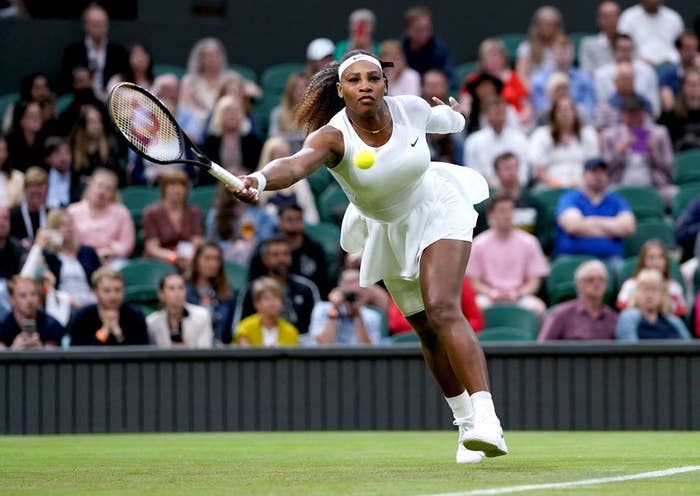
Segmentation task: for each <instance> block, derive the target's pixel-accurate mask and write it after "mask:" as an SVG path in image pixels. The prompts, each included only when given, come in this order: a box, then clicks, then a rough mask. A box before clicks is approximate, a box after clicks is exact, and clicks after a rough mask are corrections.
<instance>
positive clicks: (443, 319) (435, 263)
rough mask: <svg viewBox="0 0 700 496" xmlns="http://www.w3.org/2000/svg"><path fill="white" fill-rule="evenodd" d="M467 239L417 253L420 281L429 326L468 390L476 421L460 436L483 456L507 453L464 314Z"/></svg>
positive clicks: (444, 242) (482, 360)
mask: <svg viewBox="0 0 700 496" xmlns="http://www.w3.org/2000/svg"><path fill="white" fill-rule="evenodd" d="M470 250H471V243H468V242H466V241H459V240H451V239H442V240H439V241H437V242H435V243H433V244H431V245H430V246H428V247H427V248H426V249H425V250H424V251H423V255H422V257H421V265H420V285H421V292H422V296H423V303H424V305H425V313H426V317H427V321H428V324H429V328H430V329H432V330H433V331H434V332H435V334H436V336H437V339H438V340H439V341H440V343H441V344H442V346H443V348H444V350H445V353H446V355H447V358H448V361H449V364H450V366H451V368H452V370H453V372H454V375H455V376H456V377H457V378H458V379H459V381H460V382H461V383H462V384H463V385H464V386H465V387H466V389H467V390H468V391H469V392H470V393H471V394H472V397H471V398H472V405H473V407H474V414H475V427H474V429H473V430H471V431H470V434H469V436H466V435H465V436H463V441H464V445H465V447H467V448H469V449H472V450H475V451H484V452H485V453H486V456H498V455H505V454H506V453H507V452H508V448H507V447H506V445H505V442H504V441H503V437H502V430H501V427H500V422H499V421H498V417H496V414H495V411H494V407H493V401H492V399H491V394H490V392H489V378H488V369H487V367H486V359H485V357H484V352H483V350H482V349H481V345H480V344H479V342H478V340H477V339H476V336H475V334H474V332H473V330H472V329H471V326H470V325H469V323H468V322H467V319H466V318H465V317H464V315H463V314H462V308H461V292H462V282H463V278H464V272H465V269H466V265H467V261H468V259H469V253H470Z"/></svg>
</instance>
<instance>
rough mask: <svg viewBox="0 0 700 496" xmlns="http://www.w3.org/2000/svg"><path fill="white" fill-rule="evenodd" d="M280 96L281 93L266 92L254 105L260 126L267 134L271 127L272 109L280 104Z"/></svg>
mask: <svg viewBox="0 0 700 496" xmlns="http://www.w3.org/2000/svg"><path fill="white" fill-rule="evenodd" d="M280 98H281V94H274V93H268V92H265V93H264V94H263V97H262V99H260V100H259V101H257V102H256V103H255V106H254V107H253V112H254V113H255V115H256V116H257V118H258V122H259V123H260V127H261V128H262V130H263V132H264V133H265V134H267V131H268V129H269V128H270V114H271V113H272V110H273V109H274V108H275V107H276V106H277V105H279V104H280Z"/></svg>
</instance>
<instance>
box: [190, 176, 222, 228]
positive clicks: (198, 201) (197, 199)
mask: <svg viewBox="0 0 700 496" xmlns="http://www.w3.org/2000/svg"><path fill="white" fill-rule="evenodd" d="M215 196H216V185H215V184H207V185H204V186H198V187H196V188H192V190H191V191H190V196H189V200H188V201H189V203H190V204H191V205H196V206H198V207H199V209H200V210H201V211H202V217H203V219H206V218H207V213H208V212H209V209H211V207H212V203H213V202H214V197H215Z"/></svg>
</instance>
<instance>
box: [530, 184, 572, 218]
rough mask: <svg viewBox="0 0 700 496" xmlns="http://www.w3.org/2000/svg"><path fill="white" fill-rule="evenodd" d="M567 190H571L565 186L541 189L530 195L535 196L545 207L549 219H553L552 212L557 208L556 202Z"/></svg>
mask: <svg viewBox="0 0 700 496" xmlns="http://www.w3.org/2000/svg"><path fill="white" fill-rule="evenodd" d="M567 191H571V190H570V189H567V188H555V189H543V190H541V191H537V192H535V193H533V195H532V196H534V197H535V198H537V200H539V201H540V202H541V203H542V205H544V207H545V208H546V209H547V215H548V216H549V218H550V219H554V212H556V210H557V203H558V202H559V197H561V195H563V194H564V193H566V192H567Z"/></svg>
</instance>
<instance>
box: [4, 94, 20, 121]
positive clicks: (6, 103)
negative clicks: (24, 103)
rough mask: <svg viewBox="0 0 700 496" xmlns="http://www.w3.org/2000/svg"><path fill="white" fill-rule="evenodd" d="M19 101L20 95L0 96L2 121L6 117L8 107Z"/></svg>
mask: <svg viewBox="0 0 700 496" xmlns="http://www.w3.org/2000/svg"><path fill="white" fill-rule="evenodd" d="M18 100H19V93H7V94H5V95H0V120H1V119H2V118H3V117H4V116H5V111H6V110H7V107H9V106H10V105H11V104H13V103H15V102H16V101H18Z"/></svg>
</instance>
